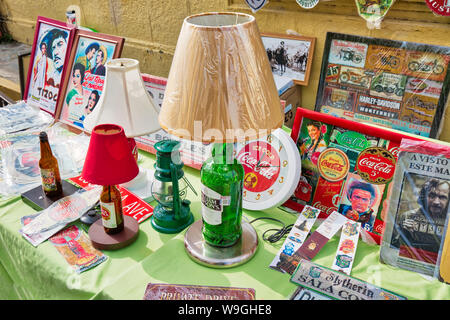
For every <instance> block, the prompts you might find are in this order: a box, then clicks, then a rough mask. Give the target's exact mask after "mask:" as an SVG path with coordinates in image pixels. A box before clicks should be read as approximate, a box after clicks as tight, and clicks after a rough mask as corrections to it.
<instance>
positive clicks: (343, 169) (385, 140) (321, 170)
mask: <svg viewBox="0 0 450 320" xmlns="http://www.w3.org/2000/svg"><path fill="white" fill-rule="evenodd" d="M291 138H292V139H293V140H294V142H295V143H296V145H297V148H298V151H299V153H300V158H301V176H300V181H299V183H298V185H297V188H296V190H295V192H294V194H293V195H292V196H291V198H290V199H289V200H288V201H286V202H285V203H284V204H283V207H285V208H287V209H288V210H289V209H291V210H294V211H297V212H301V210H302V209H303V207H304V206H305V205H310V206H312V207H315V208H318V209H320V210H321V213H320V215H319V218H326V217H328V216H329V215H330V214H331V213H332V212H333V211H337V212H339V213H341V214H343V215H345V216H346V217H347V218H349V219H352V220H355V221H358V222H361V226H362V228H363V229H364V230H365V234H366V235H368V236H369V237H366V238H363V239H366V240H368V242H372V243H378V244H379V243H380V241H381V234H382V232H383V229H384V221H385V216H386V213H387V210H388V207H387V203H388V200H389V197H388V195H389V194H390V193H391V190H390V189H391V186H392V184H391V181H392V179H393V175H394V171H395V167H396V162H397V153H398V148H399V145H400V142H401V140H402V139H403V138H409V139H415V140H420V137H417V136H414V137H413V135H406V134H403V133H399V132H397V131H393V130H387V129H384V128H381V127H375V126H370V125H367V124H363V123H360V122H355V121H352V120H346V119H340V118H337V117H334V116H331V115H328V114H323V113H319V112H315V111H312V110H306V109H303V108H298V109H297V112H296V115H295V119H294V125H293V127H292V131H291Z"/></svg>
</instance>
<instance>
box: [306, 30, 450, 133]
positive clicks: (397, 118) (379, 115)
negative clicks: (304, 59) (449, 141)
mask: <svg viewBox="0 0 450 320" xmlns="http://www.w3.org/2000/svg"><path fill="white" fill-rule="evenodd" d="M323 57H324V58H323V59H324V61H323V62H322V70H321V75H320V81H319V89H318V92H317V98H316V106H315V111H319V112H322V113H326V114H330V115H333V116H335V117H339V118H344V119H349V120H355V121H358V122H366V123H369V124H374V125H379V126H383V127H387V128H392V129H396V130H400V131H405V132H409V133H413V134H417V135H421V136H425V137H431V138H435V137H436V136H437V134H438V133H439V131H440V129H441V126H442V121H441V120H442V118H443V115H444V110H445V106H446V101H447V98H448V93H449V90H448V86H449V85H450V83H449V79H450V75H449V71H448V64H449V63H450V47H443V46H433V45H425V44H416V43H411V42H406V41H394V40H388V39H377V38H370V37H361V36H353V35H346V34H339V33H330V32H329V33H327V39H326V43H325V49H324V54H323Z"/></svg>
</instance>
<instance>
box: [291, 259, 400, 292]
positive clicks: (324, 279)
mask: <svg viewBox="0 0 450 320" xmlns="http://www.w3.org/2000/svg"><path fill="white" fill-rule="evenodd" d="M291 281H292V282H294V283H296V284H298V285H301V286H302V287H305V288H307V289H310V290H312V291H314V292H316V293H319V294H323V295H325V296H327V297H330V298H331V299H333V300H407V299H406V298H405V297H403V296H401V295H398V294H396V293H393V292H391V291H389V290H386V289H383V288H380V287H377V286H375V285H373V284H370V283H368V282H365V281H362V280H359V279H356V278H353V277H350V276H347V275H345V274H343V273H341V272H337V271H334V270H331V269H328V268H325V267H322V266H321V265H318V264H316V263H314V262H311V261H308V260H303V259H302V260H300V262H299V264H298V267H297V269H296V270H295V272H294V274H293V275H292V277H291Z"/></svg>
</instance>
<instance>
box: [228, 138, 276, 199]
mask: <svg viewBox="0 0 450 320" xmlns="http://www.w3.org/2000/svg"><path fill="white" fill-rule="evenodd" d="M237 160H239V161H240V162H241V164H242V166H243V167H244V172H245V175H244V188H245V189H246V190H248V191H251V192H262V191H265V190H267V189H268V188H270V187H271V186H272V185H273V184H274V183H275V181H276V180H277V178H278V175H279V174H280V156H279V155H278V152H277V150H275V148H273V147H272V146H271V145H270V144H268V143H266V142H263V141H252V142H250V143H248V144H246V145H245V147H244V148H242V149H241V151H240V152H239V154H238V155H237Z"/></svg>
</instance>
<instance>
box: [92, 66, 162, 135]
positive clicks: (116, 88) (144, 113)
mask: <svg viewBox="0 0 450 320" xmlns="http://www.w3.org/2000/svg"><path fill="white" fill-rule="evenodd" d="M105 66H106V76H105V83H104V86H103V92H102V94H101V97H100V100H99V101H98V104H97V107H96V108H95V109H94V111H92V112H91V113H90V114H89V115H88V116H87V117H86V119H85V120H84V128H85V129H86V130H87V131H89V132H91V131H92V129H93V128H94V127H95V126H96V125H99V124H103V123H112V124H118V125H120V126H121V127H122V128H123V129H124V131H125V135H126V136H127V137H128V138H133V137H138V136H142V135H146V134H150V133H153V132H156V131H158V130H160V129H161V127H160V125H159V122H158V108H157V107H156V106H155V105H154V103H153V101H152V99H151V97H150V95H149V94H148V92H147V90H146V89H145V86H144V82H143V80H142V75H141V73H140V71H139V61H137V60H135V59H126V58H120V59H112V60H110V61H108V62H107V63H106V65H105Z"/></svg>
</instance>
